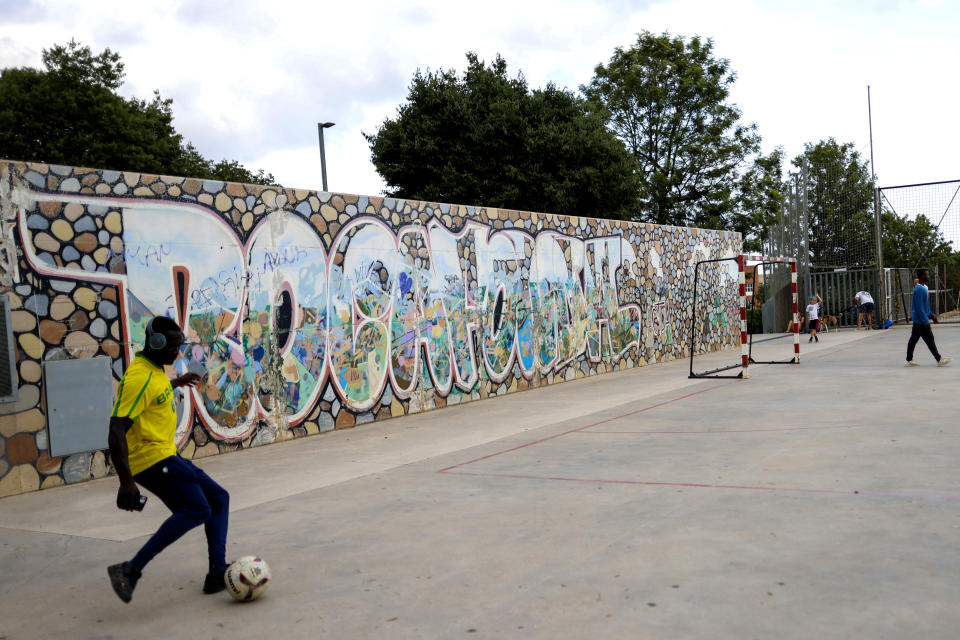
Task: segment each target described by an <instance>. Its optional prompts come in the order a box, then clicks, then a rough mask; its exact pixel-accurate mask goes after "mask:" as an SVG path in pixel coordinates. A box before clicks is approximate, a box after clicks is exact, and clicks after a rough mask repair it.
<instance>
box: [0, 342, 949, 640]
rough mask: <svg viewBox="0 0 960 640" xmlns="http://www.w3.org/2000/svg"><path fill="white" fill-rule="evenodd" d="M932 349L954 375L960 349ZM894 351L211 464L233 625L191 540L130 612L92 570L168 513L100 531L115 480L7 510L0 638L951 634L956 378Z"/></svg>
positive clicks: (109, 522)
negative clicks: (206, 580) (230, 565)
mask: <svg viewBox="0 0 960 640" xmlns="http://www.w3.org/2000/svg"><path fill="white" fill-rule="evenodd" d="M934 331H935V335H936V338H937V341H938V345H939V346H940V349H941V351H942V352H943V353H945V354H948V355H954V356H956V355H960V327H936V328H935V329H934ZM907 336H908V332H907V331H905V330H904V329H900V328H894V329H891V330H888V331H872V332H866V331H862V332H856V331H842V332H839V333H836V332H832V333H828V334H825V335H823V337H822V338H821V342H820V343H819V344H814V345H809V344H807V343H806V340H805V337H804V341H803V343H802V346H801V351H802V356H801V359H802V362H801V364H800V365H765V366H757V367H754V368H752V369H751V371H752V373H751V378H750V379H749V380H728V379H707V380H689V379H688V378H687V375H686V371H687V366H688V365H687V361H675V362H671V363H666V364H662V365H655V366H651V367H644V368H640V369H632V370H628V371H625V372H620V373H615V374H608V375H604V376H598V377H595V378H591V379H587V380H582V381H577V382H572V383H565V384H560V385H556V386H553V387H548V388H545V389H539V390H535V391H528V392H523V393H518V394H514V395H511V396H507V397H504V398H498V399H494V400H485V401H480V402H474V403H470V404H467V405H463V406H459V407H451V408H446V409H442V410H438V411H432V412H429V413H427V414H421V415H415V416H410V417H406V418H400V419H396V420H390V421H386V422H382V423H374V424H368V425H364V426H362V427H359V428H356V429H351V430H346V431H340V432H334V433H330V434H326V435H323V436H317V437H313V438H308V439H304V440H297V441H294V442H288V443H281V444H275V445H271V446H268V447H262V448H259V449H254V450H250V451H246V452H241V453H237V454H231V455H225V456H219V457H216V458H211V459H207V460H203V461H201V462H200V464H201V466H203V467H204V468H205V469H206V470H207V471H208V472H209V473H210V474H211V475H212V476H213V477H215V478H217V479H218V480H219V481H221V482H222V484H224V486H226V487H227V488H228V489H229V490H230V491H231V493H232V496H233V500H232V513H231V529H230V540H229V545H228V558H231V557H238V556H239V555H244V554H248V553H256V554H260V555H262V556H263V557H264V558H265V559H266V560H267V561H268V562H269V563H270V565H271V567H272V569H273V578H274V579H273V582H272V585H271V587H270V589H269V591H268V592H267V594H266V595H265V596H264V597H263V598H262V599H261V600H259V601H257V602H254V603H249V604H240V603H236V602H233V601H232V600H231V599H230V598H229V596H227V595H225V594H217V595H212V596H204V595H202V594H201V593H200V585H201V582H202V578H203V574H204V572H205V569H206V567H205V545H204V541H203V536H202V533H201V532H199V531H194V532H191V533H190V534H188V535H187V536H186V537H185V538H184V539H183V540H181V541H179V542H178V543H177V544H176V545H174V546H173V547H171V548H170V549H168V550H167V551H165V552H164V553H163V554H161V555H160V556H159V557H158V558H157V559H156V560H155V561H154V562H153V563H152V564H151V565H150V566H149V567H148V568H147V571H146V572H145V574H144V577H143V579H142V580H141V582H140V584H139V585H138V587H137V589H136V592H135V594H134V599H133V602H132V603H131V604H127V605H125V604H123V603H121V602H120V601H119V600H118V599H117V598H116V596H115V595H114V594H113V592H112V591H111V589H110V586H109V583H108V580H107V577H106V571H105V567H106V565H108V564H110V563H113V562H117V561H120V560H123V559H127V558H129V557H130V556H132V555H133V553H134V552H135V550H136V549H137V548H138V547H139V546H140V545H141V544H142V543H143V542H144V541H145V539H146V536H147V535H149V533H150V532H151V531H152V530H153V529H154V527H155V526H156V525H157V524H158V523H159V522H160V521H161V520H162V519H163V517H164V516H165V514H164V509H163V507H162V506H161V505H159V503H158V502H157V501H156V500H155V499H154V500H151V502H150V504H149V505H148V507H147V509H146V511H145V512H144V513H143V514H128V513H124V512H120V511H117V510H116V509H115V507H113V501H114V497H115V491H116V479H115V478H107V479H104V480H98V481H94V482H89V483H84V484H81V485H75V486H71V487H64V488H60V489H52V490H47V491H42V492H38V493H32V494H27V495H21V496H14V497H10V498H5V499H2V500H0V576H2V579H0V638H2V639H3V640H13V639H15V638H16V639H18V640H19V639H21V638H69V639H72V638H118V639H119V638H161V637H162V638H170V637H176V638H181V637H182V638H222V639H227V638H258V637H263V636H264V635H267V634H272V635H273V636H274V637H279V638H317V637H330V638H458V637H462V638H494V637H500V638H551V639H553V638H574V639H576V638H814V637H816V638H871V639H873V638H956V637H957V636H958V635H960V607H958V606H957V603H958V602H960V580H958V569H960V566H958V565H960V552H958V542H960V517H958V514H957V508H958V506H960V470H958V465H957V460H958V458H960V435H958V434H960V423H958V420H957V409H958V406H960V402H958V399H957V391H958V387H960V384H958V383H960V366H957V365H958V364H960V363H957V362H955V363H954V364H953V365H951V366H950V367H945V368H937V367H935V366H934V365H933V359H932V358H931V357H930V355H929V353H928V352H927V351H926V348H925V347H924V346H923V344H922V343H921V344H920V345H919V346H918V349H917V356H916V360H917V361H918V362H919V363H921V364H922V365H923V366H921V367H916V368H911V369H906V368H904V367H903V360H904V355H903V350H904V345H905V342H906V339H907ZM790 350H791V345H790V343H789V342H788V341H787V340H778V341H774V342H771V343H765V344H764V345H759V346H758V355H765V354H766V353H770V354H773V357H780V356H783V355H786V356H789V351H790ZM761 352H763V353H762V354H761ZM734 356H735V354H733V352H726V353H723V354H711V355H710V356H708V357H706V358H704V366H705V367H708V368H709V367H711V366H719V363H721V362H730V361H731V358H732V357H734Z"/></svg>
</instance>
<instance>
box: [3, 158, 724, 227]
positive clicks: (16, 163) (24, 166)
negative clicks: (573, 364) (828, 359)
mask: <svg viewBox="0 0 960 640" xmlns="http://www.w3.org/2000/svg"><path fill="white" fill-rule="evenodd" d="M0 167H2V168H3V169H10V168H12V169H20V170H21V171H23V170H26V171H31V170H32V171H36V172H37V173H40V174H48V173H51V172H53V173H54V174H56V175H58V176H61V177H67V176H69V175H70V174H73V173H81V174H83V175H88V174H91V173H116V174H117V180H120V179H122V177H123V175H124V174H127V175H137V176H144V175H148V176H155V177H156V178H157V179H159V180H160V181H162V182H169V183H172V184H182V183H183V182H185V181H186V180H201V181H204V182H219V183H221V184H222V185H224V186H226V185H228V184H234V185H241V186H243V187H245V188H248V189H250V188H252V189H254V190H258V191H260V192H263V191H266V190H274V191H277V192H284V193H295V192H298V191H299V192H306V193H308V194H311V195H314V194H320V193H327V194H330V195H331V196H340V197H344V196H346V197H350V198H367V199H370V198H377V199H380V200H388V199H389V200H397V201H404V202H406V203H408V204H411V206H412V203H416V205H417V206H416V207H413V208H415V209H419V208H420V206H428V207H433V208H437V209H442V208H444V207H447V208H453V207H458V208H459V207H466V208H468V209H473V210H474V212H476V213H479V212H480V211H484V210H485V211H498V212H501V211H502V212H504V213H506V214H508V217H509V214H511V213H514V214H517V215H519V214H521V213H526V214H530V215H537V216H549V217H552V218H562V219H568V220H569V219H571V218H577V219H579V218H584V219H586V220H596V221H598V222H599V221H602V222H606V223H608V224H611V225H613V226H615V227H621V228H623V227H627V226H631V225H638V226H639V225H643V226H650V227H660V228H662V229H697V230H699V231H704V232H716V233H733V234H737V235H739V232H737V231H729V230H726V229H711V228H707V227H685V226H681V225H672V224H657V223H655V222H644V221H640V220H621V219H617V218H597V217H591V216H578V215H574V214H564V213H550V212H545V211H528V210H526V209H507V208H502V207H491V206H486V205H477V204H463V203H450V202H433V201H429V200H416V199H412V198H401V197H395V196H387V195H370V194H362V193H348V192H340V191H322V190H319V189H304V188H297V187H285V186H282V185H262V184H252V183H244V182H227V181H223V180H207V179H205V178H192V177H189V176H173V175H166V174H152V173H145V172H141V171H125V170H122V169H104V168H91V167H74V166H69V165H59V164H55V163H43V162H31V161H26V160H9V159H4V158H0ZM64 171H65V172H66V173H63V172H64ZM11 178H12V176H11ZM31 188H32V189H34V190H36V191H40V192H44V193H58V192H59V191H58V190H56V189H43V188H37V187H36V185H31ZM104 197H107V196H104ZM124 197H128V198H134V199H136V198H143V199H151V198H150V197H149V196H136V195H132V194H130V195H127V196H124ZM152 199H160V200H165V199H175V197H170V196H159V195H155V196H153V198H152ZM297 199H298V200H303V199H305V198H297Z"/></svg>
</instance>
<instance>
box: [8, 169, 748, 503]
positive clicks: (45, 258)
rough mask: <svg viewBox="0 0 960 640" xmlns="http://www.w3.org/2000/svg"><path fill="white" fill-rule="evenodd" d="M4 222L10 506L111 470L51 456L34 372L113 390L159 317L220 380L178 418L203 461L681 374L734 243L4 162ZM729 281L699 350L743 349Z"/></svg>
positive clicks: (715, 300)
mask: <svg viewBox="0 0 960 640" xmlns="http://www.w3.org/2000/svg"><path fill="white" fill-rule="evenodd" d="M0 214H2V224H3V227H2V240H0V285H2V295H4V296H6V297H7V298H8V299H9V301H10V305H11V308H12V309H13V311H12V325H13V331H14V340H15V349H16V354H15V357H16V361H17V374H18V376H19V379H18V381H17V382H18V384H19V398H18V400H17V401H16V402H12V403H4V404H0V496H3V495H9V494H13V493H19V492H22V491H30V490H35V489H38V488H46V487H51V486H57V485H60V484H63V483H73V482H79V481H83V480H86V479H89V478H95V477H101V476H104V475H106V474H107V473H109V471H110V467H109V456H108V455H107V454H106V452H103V451H97V452H90V453H80V454H75V455H71V456H68V457H66V458H63V459H61V458H51V457H50V456H49V454H48V438H47V430H46V420H45V416H44V401H43V389H42V382H41V364H40V363H41V362H42V361H44V360H52V359H64V358H90V357H105V358H110V359H111V361H112V366H113V372H114V376H115V380H114V387H116V384H117V381H118V380H119V378H120V376H121V375H122V374H123V371H124V367H125V366H126V365H127V363H128V362H130V360H131V358H132V357H133V354H134V353H135V352H136V351H137V350H138V349H139V346H140V345H141V344H142V343H143V338H144V326H145V323H146V321H147V319H148V318H150V317H151V316H152V315H154V314H167V315H170V316H171V317H173V318H175V319H176V320H178V322H180V323H181V325H182V326H183V327H184V328H185V332H186V334H187V337H188V341H189V343H188V345H187V346H186V347H185V348H184V350H183V353H182V357H181V358H180V360H179V361H178V362H177V363H176V364H175V365H174V367H175V368H176V369H178V370H179V371H181V372H182V371H186V370H188V369H189V370H196V369H203V370H206V371H207V372H208V373H209V376H208V383H207V384H206V386H205V387H204V388H203V389H202V390H197V391H193V390H191V391H188V392H187V393H186V395H184V396H183V397H179V398H178V416H179V424H178V428H177V444H178V446H179V447H180V450H181V452H182V455H184V456H186V457H188V458H198V457H203V456H208V455H213V454H218V453H224V452H228V451H233V450H235V449H240V448H246V447H251V446H256V445H260V444H265V443H269V442H273V441H276V440H285V439H290V438H296V437H302V436H307V435H311V434H317V433H321V432H324V431H329V430H331V429H340V428H346V427H352V426H354V425H359V424H363V423H366V422H371V421H373V420H379V419H384V418H389V417H392V416H398V415H404V414H408V413H415V412H418V411H423V410H426V409H432V408H435V407H443V406H446V405H449V404H459V403H461V402H466V401H469V400H474V399H478V398H485V397H488V396H493V395H502V394H505V393H511V392H514V391H522V390H524V389H528V388H531V387H537V386H540V385H545V384H553V383H555V382H561V381H566V380H574V379H577V378H582V377H585V376H590V375H595V374H598V373H603V372H606V371H611V370H619V369H624V368H630V367H635V366H642V365H646V364H650V363H653V362H659V361H664V360H669V359H673V358H677V357H683V356H685V355H687V354H688V340H689V336H690V329H691V326H692V322H693V320H692V319H691V318H690V311H689V309H690V304H689V298H690V295H691V288H692V279H693V265H694V263H695V262H696V260H698V259H707V258H716V257H726V256H732V255H736V254H737V253H739V251H740V241H741V240H740V236H739V235H738V234H735V233H729V232H720V231H706V230H700V229H689V228H680V227H666V226H655V225H646V224H637V223H628V222H621V221H611V220H599V219H590V218H577V217H569V216H556V215H549V214H542V213H531V212H526V211H508V210H497V209H490V208H483V207H475V206H463V205H447V204H434V203H427V202H415V201H409V200H407V201H405V200H397V199H391V198H381V197H372V196H356V195H347V194H336V193H323V192H314V191H305V190H295V189H283V188H280V187H263V186H255V185H243V184H233V183H222V182H215V181H204V180H195V179H189V178H186V179H185V178H173V177H169V176H157V175H146V174H137V173H125V172H119V171H103V170H91V169H76V168H71V167H61V166H48V165H40V164H26V163H17V162H5V161H0ZM735 275H736V274H735V273H733V274H731V273H729V272H727V271H724V270H721V271H719V272H718V271H710V272H709V277H708V281H709V282H708V284H709V285H710V286H711V287H713V288H715V289H716V291H715V292H713V293H715V294H716V295H713V293H712V294H711V298H710V299H711V300H712V302H711V304H710V305H707V306H706V308H705V309H704V310H703V314H702V315H701V316H700V317H698V318H697V320H696V321H697V322H698V323H700V325H701V329H700V331H699V332H698V333H699V334H702V336H701V338H698V340H702V343H701V342H698V344H697V347H696V348H697V349H698V350H701V349H704V350H714V349H721V348H725V347H728V346H732V345H735V344H737V341H738V335H739V334H738V332H737V330H736V328H737V322H736V318H737V317H738V316H737V314H738V310H737V307H736V294H735V291H736V278H735ZM698 304H700V303H698ZM698 315H700V314H698ZM106 428H107V425H104V430H106ZM451 428H456V427H455V425H451Z"/></svg>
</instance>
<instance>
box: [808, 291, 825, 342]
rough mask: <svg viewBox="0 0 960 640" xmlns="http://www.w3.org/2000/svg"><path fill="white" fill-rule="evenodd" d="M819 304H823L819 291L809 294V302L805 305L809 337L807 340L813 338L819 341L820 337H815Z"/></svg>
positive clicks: (818, 317) (818, 324) (811, 340)
mask: <svg viewBox="0 0 960 640" xmlns="http://www.w3.org/2000/svg"><path fill="white" fill-rule="evenodd" d="M821 304H823V299H822V298H821V297H820V294H819V293H817V294H814V295H812V296H810V304H808V305H807V326H808V327H809V329H810V339H809V340H807V342H813V341H814V340H816V341H817V342H820V338H818V337H817V329H819V328H820V305H821Z"/></svg>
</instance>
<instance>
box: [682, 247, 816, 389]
mask: <svg viewBox="0 0 960 640" xmlns="http://www.w3.org/2000/svg"><path fill="white" fill-rule="evenodd" d="M748 262H749V264H750V266H747V265H748ZM693 281H694V285H693V296H692V307H691V317H692V318H693V328H692V330H691V332H690V375H689V377H691V378H746V377H748V376H747V368H748V367H749V365H750V364H751V363H753V364H786V363H794V362H799V349H798V347H797V338H798V333H797V331H798V329H799V326H798V322H797V315H796V309H797V306H796V291H797V288H796V261H794V260H792V259H789V258H767V257H765V256H750V255H741V256H737V257H735V258H733V257H731V258H718V259H714V260H701V261H699V262H697V264H696V265H695V267H694V280H693ZM780 324H782V329H781V328H780V326H779V325H780ZM791 337H792V340H790V339H789V338H791ZM773 343H777V344H773ZM728 345H729V346H736V345H739V346H740V349H739V350H736V349H725V347H726V346H728Z"/></svg>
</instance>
